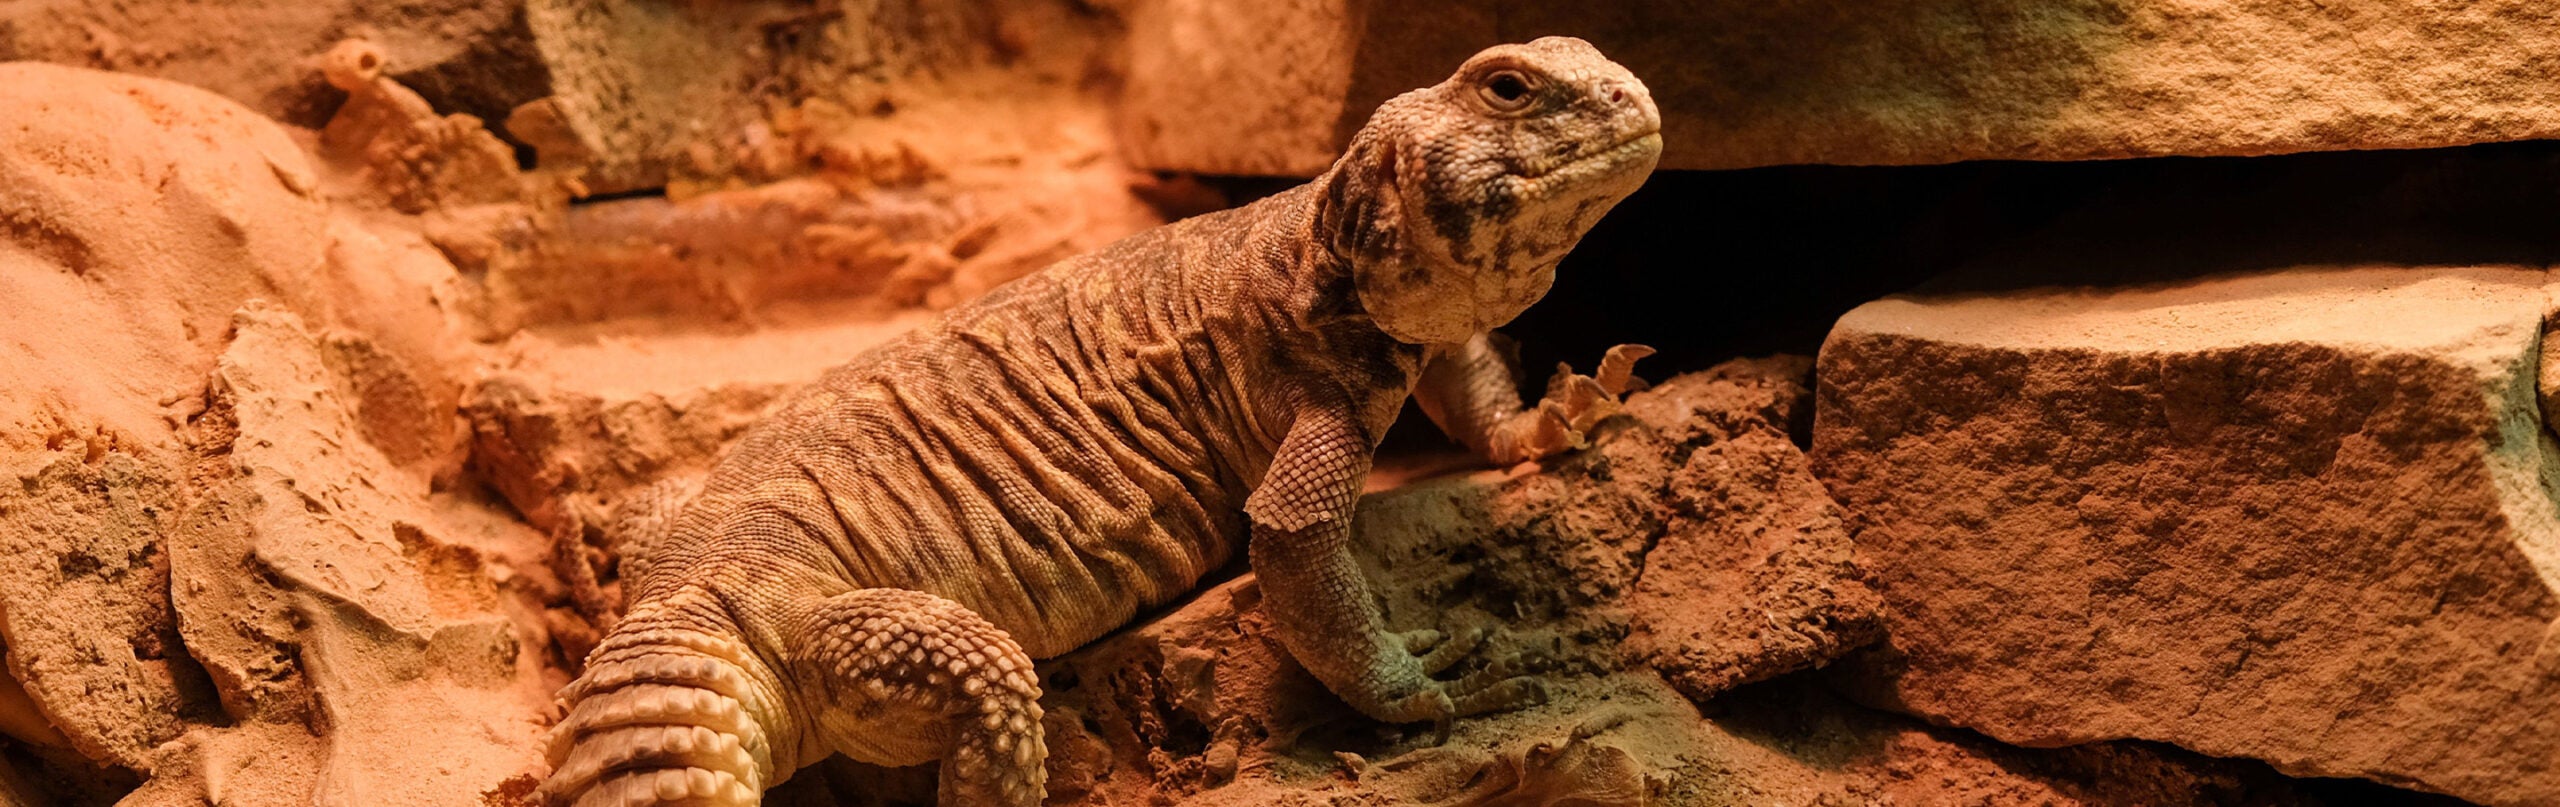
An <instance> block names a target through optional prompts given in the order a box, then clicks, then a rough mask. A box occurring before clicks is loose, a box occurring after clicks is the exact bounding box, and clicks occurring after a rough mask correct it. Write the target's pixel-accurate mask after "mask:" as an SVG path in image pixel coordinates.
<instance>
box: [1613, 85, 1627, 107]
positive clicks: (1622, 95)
mask: <svg viewBox="0 0 2560 807" xmlns="http://www.w3.org/2000/svg"><path fill="white" fill-rule="evenodd" d="M1626 102H1627V88H1625V87H1610V88H1609V103H1612V104H1624V103H1626Z"/></svg>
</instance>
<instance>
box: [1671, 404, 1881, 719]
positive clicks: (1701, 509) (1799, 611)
mask: <svg viewBox="0 0 2560 807" xmlns="http://www.w3.org/2000/svg"><path fill="white" fill-rule="evenodd" d="M1807 369H1809V368H1805V367H1802V366H1800V365H1796V364H1794V360H1792V359H1781V360H1771V361H1769V362H1766V363H1763V364H1760V365H1757V366H1754V365H1732V364H1728V365H1724V366H1722V367H1719V368H1718V369H1716V370H1713V371H1710V372H1709V373H1706V374H1702V375H1688V376H1682V377H1680V378H1677V379H1673V380H1672V382H1671V383H1669V384H1665V385H1663V386H1662V387H1660V388H1658V389H1656V390H1654V391H1653V393H1652V394H1651V395H1648V396H1646V397H1643V398H1640V399H1637V400H1636V401H1634V402H1633V404H1632V405H1631V407H1630V408H1631V409H1633V411H1634V412H1635V414H1636V416H1637V417H1638V418H1639V419H1642V420H1644V421H1646V422H1648V423H1657V424H1665V425H1666V426H1667V428H1668V431H1669V433H1668V434H1666V435H1665V436H1666V437H1669V438H1671V439H1673V440H1676V441H1682V442H1686V441H1692V440H1703V442H1704V443H1705V445H1703V446H1702V447H1701V448H1699V449H1698V450H1696V451H1694V452H1691V453H1690V454H1689V457H1688V459H1687V460H1685V461H1683V462H1682V463H1681V464H1680V467H1679V469H1678V470H1677V471H1674V472H1673V475H1672V478H1671V480H1670V481H1669V483H1668V484H1667V485H1666V486H1665V487H1666V491H1665V492H1666V493H1667V494H1668V497H1669V498H1670V502H1669V503H1670V505H1671V513H1672V515H1671V517H1670V519H1669V523H1668V525H1667V528H1666V529H1665V530H1664V532H1663V535H1662V537H1661V538H1659V539H1658V540H1657V541H1656V543H1655V544H1654V547H1653V550H1652V551H1650V552H1648V553H1646V562H1645V568H1644V573H1643V575H1642V576H1640V577H1639V578H1638V579H1637V581H1636V585H1635V589H1634V591H1632V592H1630V593H1629V595H1628V597H1627V599H1626V605H1627V608H1628V610H1629V611H1630V612H1631V616H1632V617H1633V620H1632V627H1633V631H1632V633H1631V635H1629V637H1628V640H1627V650H1628V653H1629V655H1630V656H1631V657H1632V658H1636V659H1641V660H1644V661H1645V662H1647V663H1649V664H1651V665H1652V666H1653V667H1654V668H1655V669H1657V670H1660V671H1661V672H1662V674H1663V676H1664V677H1665V678H1667V679H1669V680H1670V682H1671V685H1672V686H1674V687H1676V688H1678V689H1679V690H1680V691H1681V693H1682V694H1686V695H1688V696H1689V697H1690V698H1691V699H1693V700H1697V701H1701V702H1704V701H1706V700H1707V699H1709V698H1712V697H1715V696H1716V695H1719V694H1722V693H1723V692H1724V691H1725V690H1728V689H1731V688H1733V687H1734V686H1736V685H1739V684H1746V683H1751V682H1755V681H1759V680H1762V679H1766V678H1768V677H1770V676H1774V675H1778V674H1780V673H1786V672H1793V671H1795V670H1798V669H1803V668H1805V667H1810V666H1815V665H1819V664H1822V663H1824V662H1826V661H1829V660H1830V659H1832V658H1833V657H1836V656H1838V655H1840V654H1841V652H1843V651H1845V650H1847V649H1849V648H1852V647H1856V646H1858V645H1862V644H1866V643H1868V642H1871V641H1874V640H1875V639H1877V638H1878V637H1879V636H1880V635H1881V634H1882V628H1883V614H1882V613H1881V610H1882V605H1881V603H1880V602H1879V601H1878V600H1877V599H1876V595H1875V592H1874V591H1873V590H1872V589H1869V588H1868V587H1867V586H1866V585H1865V584H1864V583H1862V582H1860V580H1861V578H1862V575H1861V574H1860V573H1859V571H1858V569H1857V566H1856V565H1855V563H1854V562H1853V561H1852V559H1851V555H1852V554H1853V550H1854V547H1853V545H1852V544H1851V543H1850V540H1849V532H1848V530H1847V528H1846V527H1845V526H1843V525H1842V523H1841V517H1842V515H1841V513H1840V508H1839V507H1838V506H1837V505H1835V504H1833V503H1832V501H1831V496H1830V493H1829V492H1827V491H1825V490H1824V489H1823V487H1822V483H1821V482H1820V481H1818V480H1816V479H1814V477H1813V472H1812V469H1811V468H1810V467H1808V463H1807V462H1806V460H1805V456H1804V452H1803V451H1801V450H1799V449H1797V448H1796V445H1795V444H1794V443H1791V442H1788V439H1787V432H1788V431H1789V430H1795V429H1800V428H1802V427H1804V426H1807V425H1810V424H1809V420H1810V418H1811V415H1812V413H1811V412H1809V411H1805V407H1806V405H1808V404H1810V403H1811V401H1810V399H1809V398H1808V397H1807V396H1805V395H1803V394H1802V393H1803V390H1802V388H1801V387H1799V386H1797V384H1796V383H1794V380H1795V379H1799V378H1803V377H1804V371H1805V370H1807Z"/></svg>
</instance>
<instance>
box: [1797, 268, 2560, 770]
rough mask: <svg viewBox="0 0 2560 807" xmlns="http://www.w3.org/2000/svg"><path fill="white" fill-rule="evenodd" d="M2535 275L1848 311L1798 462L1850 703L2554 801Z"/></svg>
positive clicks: (2550, 518)
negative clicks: (1880, 602) (1866, 602)
mask: <svg viewBox="0 0 2560 807" xmlns="http://www.w3.org/2000/svg"><path fill="white" fill-rule="evenodd" d="M2545 282H2546V275H2545V273H2544V272H2543V271H2540V270H2538V269H2527V268H2514V267H2417V268H2403V267H2370V268H2366V267H2306V268H2297V269H2289V270H2282V271H2267V272H2259V273H2252V274H2241V275H2231V276H2221V277H2214V278H2208V279H2202V280H2194V281H2187V282H2182V283H2176V284H2169V285H2159V286H2145V287H2129V288H2114V289H2032V290H2023V291H2021V290H2008V291H2003V292H2001V293H1998V294H1989V295H1984V294H1968V293H1959V292H1948V293H1943V294H1938V295H1934V296H1932V295H1914V296H1906V297H1897V298H1889V299H1886V300H1882V301H1878V302H1875V303H1870V304H1868V305H1866V306H1863V307H1860V308H1859V309H1857V310H1855V311H1853V312H1851V313H1850V314H1849V315H1847V316H1845V317H1843V318H1842V319H1841V320H1840V323H1839V325H1838V327H1837V328H1836V329H1835V330H1834V331H1833V333H1832V335H1831V337H1830V339H1829V341H1828V343H1827V344H1826V345H1825V346H1824V349H1823V352H1822V361H1821V367H1820V370H1819V375H1820V377H1821V379H1822V384H1821V389H1820V391H1819V394H1818V404H1817V414H1816V427H1815V429H1814V435H1815V438H1814V449H1813V456H1814V460H1815V467H1816V468H1817V469H1818V470H1819V472H1820V474H1821V475H1822V478H1823V479H1824V481H1825V482H1827V483H1828V484H1829V486H1830V489H1831V490H1832V491H1833V493H1834V494H1835V495H1837V496H1838V497H1839V499H1840V502H1841V504H1842V505H1843V506H1844V507H1846V508H1847V509H1848V510H1850V511H1851V512H1853V513H1856V514H1858V516H1859V518H1860V521H1861V525H1862V529H1861V530H1860V532H1859V536H1860V537H1859V543H1860V548H1861V551H1862V552H1863V553H1864V555H1863V557H1864V559H1865V561H1866V563H1867V568H1868V569H1869V570H1870V571H1871V572H1872V573H1873V574H1874V575H1875V579H1876V585H1877V589H1878V590H1879V591H1880V592H1881V593H1882V594H1883V596H1884V599H1885V601H1886V604H1887V613H1888V615H1889V616H1888V618H1887V622H1888V629H1889V632H1890V635H1891V638H1890V641H1889V646H1888V647H1887V648H1885V649H1884V650H1882V651H1879V652H1874V653H1869V654H1865V655H1864V656H1862V657H1861V658H1860V661H1859V663H1858V664H1857V665H1855V669H1856V673H1857V674H1856V675H1855V676H1852V677H1853V678H1855V679H1857V680H1858V682H1859V683H1860V685H1861V690H1862V691H1863V693H1864V697H1865V698H1866V699H1867V700H1869V701H1870V702H1874V703H1878V704H1882V705H1887V706H1890V707H1892V708H1896V709H1901V710H1906V711H1908V712H1910V713H1913V714H1917V715H1922V716H1925V717H1927V718H1929V719H1930V720H1932V721H1943V722H1946V723H1951V724H1954V725H1959V726H1965V727H1970V728H1973V729H1977V730H1979V731H1982V732H1983V733H1985V734H1989V735H1991V736H1992V737H1995V738H1998V739H2000V740H2003V741H2006V742H2011V743H2016V744H2020V745H2027V746H2058V745H2066V744H2072V743H2083V742H2090V741H2095V740H2107V739H2115V738H2125V737H2135V738H2143V739H2150V740H2158V741H2163V742H2168V743H2174V744H2176V745H2179V746H2183V747H2186V748H2189V749H2193V750H2196V751H2200V752H2203V753H2207V754H2213V755H2216V756H2232V757H2253V758H2257V759H2263V760H2267V761H2268V762H2271V763H2274V765H2275V766H2276V767H2277V768H2278V769H2280V770H2283V771H2286V772H2288V773H2292V774H2297V775H2318V776H2352V777H2363V778H2371V779H2376V780H2379V781H2383V782H2389V783H2393V784H2398V785H2401V786H2405V787H2412V788H2418V789H2423V790H2431V791H2436V792H2440V793H2446V794H2451V795H2455V796H2460V797H2463V798H2466V799H2470V800H2474V801H2478V802H2481V803H2485V804H2507V805H2524V804H2548V803H2551V801H2552V799H2553V798H2555V794H2560V763H2556V762H2555V761H2560V733H2555V732H2553V731H2552V730H2551V726H2553V725H2554V724H2555V723H2560V512H2555V510H2554V504H2553V491H2554V490H2555V485H2554V482H2555V480H2560V475H2556V474H2560V465H2556V464H2555V460H2560V454H2555V451H2554V444H2553V440H2552V438H2551V436H2550V434H2549V433H2548V432H2547V431H2546V430H2545V428H2544V423H2543V421H2542V418H2541V416H2540V411H2539V410H2538V408H2537V406H2536V402H2535V397H2534V389H2535V385H2534V379H2535V375H2536V373H2537V370H2538V368H2539V366H2540V363H2541V358H2540V355H2539V348H2540V335H2541V323H2542V320H2543V317H2544V315H2545V312H2546V311H2547V310H2548V307H2549V302H2548V300H2547V298H2546V296H2545V285H2544V284H2545Z"/></svg>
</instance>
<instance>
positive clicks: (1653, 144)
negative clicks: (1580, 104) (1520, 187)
mask: <svg viewBox="0 0 2560 807" xmlns="http://www.w3.org/2000/svg"><path fill="white" fill-rule="evenodd" d="M1661 151H1662V130H1660V129H1653V130H1648V131H1646V132H1644V133H1643V134H1639V135H1636V136H1634V137H1630V138H1627V139H1625V140H1621V141H1618V142H1617V143H1615V144H1611V145H1609V146H1605V147H1602V148H1597V149H1593V150H1591V151H1588V152H1584V153H1582V154H1581V155H1578V156H1575V157H1572V158H1570V159H1566V160H1563V161H1560V162H1555V163H1549V164H1547V165H1541V166H1526V167H1524V168H1523V169H1522V170H1521V171H1519V172H1518V175H1519V177H1520V178H1521V179H1543V178H1545V177H1548V176H1550V175H1555V174H1591V173H1606V171H1605V170H1603V171H1586V170H1583V169H1586V168H1589V167H1594V166H1602V167H1605V166H1616V165H1622V164H1625V163H1628V162H1633V161H1635V160H1637V159H1640V158H1642V157H1645V156H1648V155H1651V154H1657V153H1660V152H1661Z"/></svg>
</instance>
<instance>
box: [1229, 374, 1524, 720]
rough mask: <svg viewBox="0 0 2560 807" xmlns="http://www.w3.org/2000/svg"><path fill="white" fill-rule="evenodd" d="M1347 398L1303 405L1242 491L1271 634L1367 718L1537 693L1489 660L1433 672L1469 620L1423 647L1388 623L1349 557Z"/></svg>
mask: <svg viewBox="0 0 2560 807" xmlns="http://www.w3.org/2000/svg"><path fill="white" fill-rule="evenodd" d="M1347 412H1348V409H1347V408H1324V407H1317V408H1309V409H1307V410H1305V411H1302V412H1301V413H1300V414H1299V415H1298V417H1297V418H1296V420H1295V422H1294V424H1293V425H1292V426H1291V427H1290V429H1289V432H1288V436H1287V437H1285V438H1283V439H1282V440H1281V442H1280V448H1279V450H1278V451H1277V452H1275V453H1274V455H1273V457H1272V461H1271V466H1270V469H1269V470H1268V471H1266V472H1265V473H1264V475H1263V481H1262V485H1261V486H1260V487H1258V488H1255V489H1254V491H1253V495H1252V496H1250V497H1249V498H1247V499H1246V500H1245V514H1246V516H1247V517H1249V518H1251V519H1252V521H1253V539H1252V544H1251V549H1250V552H1251V555H1252V559H1253V571H1254V574H1256V575H1257V576H1259V577H1260V578H1261V582H1262V591H1263V602H1264V609H1265V611H1266V612H1268V613H1269V614H1270V615H1271V618H1272V622H1273V624H1274V626H1275V627H1277V628H1278V633H1279V635H1280V643H1281V645H1282V646H1284V647H1287V648H1288V649H1289V655H1290V656H1292V657H1294V658H1296V659H1297V661H1298V663H1299V665H1300V666H1304V667H1306V668H1307V672H1309V673H1311V674H1313V675H1315V677H1316V680H1318V681H1322V682H1324V684H1325V687H1326V688H1328V689H1331V690H1332V691H1333V693H1334V694H1335V695H1336V696H1339V697H1341V698H1342V699H1343V701H1344V702H1346V703H1349V704H1350V705H1351V707H1352V708H1354V709H1358V710H1360V712H1361V713H1363V714H1366V715H1368V716H1370V717H1373V718H1376V719H1379V720H1384V721H1389V722H1399V723H1402V722H1414V721H1422V720H1430V721H1439V722H1441V723H1442V725H1443V727H1444V728H1445V725H1446V722H1445V721H1447V720H1448V719H1449V718H1452V717H1458V716H1463V715H1469V714H1476V713H1480V712H1487V711H1494V710H1498V709H1504V708H1511V707H1515V706H1519V705H1523V704H1527V703H1535V702H1539V701H1542V700H1544V698H1545V691H1544V690H1543V689H1542V688H1540V687H1539V685H1538V682H1537V681H1536V680H1535V679H1533V678H1530V677H1528V676H1513V675H1510V674H1509V672H1508V671H1507V670H1506V669H1504V667H1505V665H1495V666H1494V667H1493V668H1491V669H1489V670H1487V671H1486V672H1484V673H1479V674H1477V675H1473V676H1469V677H1468V678H1465V679H1461V680H1458V681H1443V680H1440V679H1437V678H1434V677H1432V676H1433V675H1434V674H1436V673H1439V672H1441V671H1442V670H1444V669H1446V668H1447V667H1449V666H1451V665H1453V664H1455V663H1456V662H1457V661H1458V660H1459V659H1460V658H1461V657H1463V656H1464V655H1465V654H1466V653H1467V652H1469V651H1471V650H1472V649H1474V647H1475V644H1476V642H1477V641H1478V640H1480V639H1481V638H1482V636H1483V634H1482V633H1481V632H1480V631H1476V630H1469V631H1465V632H1462V633H1461V634H1459V635H1458V636H1455V637H1451V638H1450V639H1448V640H1446V641H1440V642H1438V646H1437V647H1431V648H1429V650H1428V652H1427V653H1422V654H1417V651H1422V650H1424V649H1425V646H1428V645H1431V644H1433V643H1434V642H1435V640H1438V639H1439V635H1438V633H1437V632H1434V631H1417V632H1415V633H1413V634H1396V633H1392V632H1390V631H1388V630H1387V627H1386V619H1385V616H1384V615H1383V614H1381V613H1379V610H1378V605H1377V600H1376V599H1375V598H1373V597H1371V596H1370V593H1369V583H1368V581H1367V579H1365V578H1364V577H1362V576H1361V574H1360V567H1359V564H1358V563H1357V562H1355V561H1354V560H1353V558H1352V556H1351V548H1350V538H1351V514H1352V508H1353V505H1354V503H1355V502H1357V500H1358V499H1359V496H1360V489H1361V485H1362V482H1363V481H1364V480H1365V479H1366V478H1367V477H1368V475H1369V465H1370V452H1371V451H1372V450H1373V449H1374V447H1375V443H1374V441H1372V440H1370V439H1368V437H1367V435H1366V434H1365V433H1364V432H1363V431H1361V429H1360V428H1359V427H1358V426H1357V425H1356V424H1354V423H1352V422H1351V420H1350V418H1349V416H1348V414H1347Z"/></svg>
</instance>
